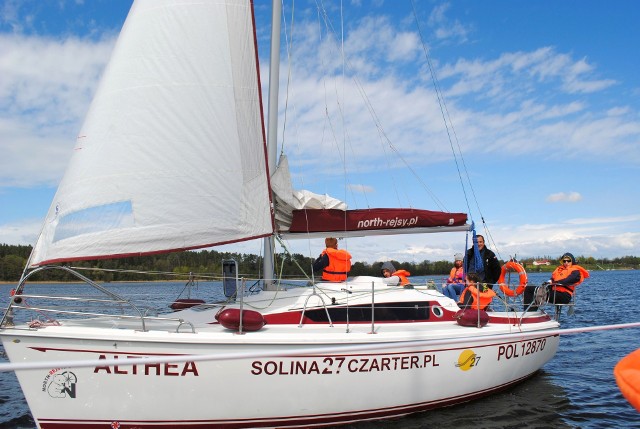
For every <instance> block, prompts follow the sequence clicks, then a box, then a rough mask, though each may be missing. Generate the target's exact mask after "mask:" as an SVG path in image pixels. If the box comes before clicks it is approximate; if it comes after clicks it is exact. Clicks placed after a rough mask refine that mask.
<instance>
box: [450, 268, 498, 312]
mask: <svg viewBox="0 0 640 429" xmlns="http://www.w3.org/2000/svg"><path fill="white" fill-rule="evenodd" d="M479 282H480V277H478V275H477V274H476V273H468V274H467V287H466V288H464V290H463V291H462V293H461V294H460V300H459V301H458V307H460V308H472V309H474V310H477V309H478V307H479V308H480V310H485V309H486V308H487V307H488V306H489V304H491V300H492V299H493V297H494V296H496V293H495V292H494V291H493V290H492V289H491V288H490V287H489V286H490V285H488V284H486V283H479ZM478 302H479V304H478Z"/></svg>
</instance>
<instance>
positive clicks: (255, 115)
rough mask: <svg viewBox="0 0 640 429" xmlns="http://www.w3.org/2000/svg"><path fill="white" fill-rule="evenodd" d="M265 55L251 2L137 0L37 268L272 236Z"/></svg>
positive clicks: (51, 215)
mask: <svg viewBox="0 0 640 429" xmlns="http://www.w3.org/2000/svg"><path fill="white" fill-rule="evenodd" d="M256 49H257V48H256V44H255V38H254V28H253V15H252V8H251V4H250V2H249V0H227V1H222V0H182V1H180V0H171V1H170V0H142V1H136V2H135V4H134V5H133V7H132V8H131V11H130V12H129V16H128V17H127V20H126V22H125V25H124V27H123V29H122V32H121V34H120V37H119V39H118V42H117V44H116V46H115V49H114V52H113V54H112V57H111V60H110V62H109V64H108V66H107V68H106V70H105V72H104V76H103V78H102V81H101V83H100V86H99V87H98V90H97V92H96V95H95V98H94V100H93V103H92V105H91V107H90V109H89V112H88V114H87V118H86V120H85V123H84V125H83V127H82V130H81V132H80V135H79V136H78V140H77V143H76V146H75V149H74V153H73V156H72V159H71V162H70V165H69V167H68V169H67V171H66V173H65V176H64V178H63V180H62V182H61V183H60V186H59V188H58V191H57V193H56V195H55V197H54V200H53V202H52V205H51V208H50V209H49V212H48V214H47V217H46V220H45V225H44V227H43V230H42V232H41V235H40V237H39V239H38V242H37V243H36V246H35V248H34V252H33V254H32V257H31V262H30V265H31V266H35V265H42V264H44V263H50V262H60V261H73V260H87V259H97V258H108V257H119V256H130V255H142V254H151V253H159V252H166V251H171V250H181V249H192V248H200V247H206V246H211V245H216V244H223V243H229V242H235V241H241V240H247V239H252V238H258V237H263V236H266V235H269V234H271V233H273V219H272V214H271V208H270V205H271V204H270V192H269V184H268V173H267V166H266V165H267V163H266V153H265V146H264V145H265V143H264V136H263V126H262V113H261V100H260V92H259V81H258V74H257V69H258V67H257V63H256V62H257V53H256Z"/></svg>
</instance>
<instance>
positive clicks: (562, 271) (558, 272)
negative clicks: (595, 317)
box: [551, 264, 589, 295]
mask: <svg viewBox="0 0 640 429" xmlns="http://www.w3.org/2000/svg"><path fill="white" fill-rule="evenodd" d="M574 271H579V272H580V280H579V281H577V282H576V283H574V284H571V285H556V286H555V289H556V290H557V291H558V292H566V293H568V294H570V295H573V291H574V289H575V287H576V286H578V285H579V284H580V283H582V282H583V281H584V279H586V278H588V277H589V271H587V270H585V269H584V268H582V267H581V266H580V265H576V264H572V265H571V266H570V267H568V268H565V267H564V266H559V267H558V268H556V269H555V270H554V271H553V273H552V274H551V280H553V281H554V282H557V281H558V280H562V279H566V278H567V277H569V275H570V274H571V273H573V272H574Z"/></svg>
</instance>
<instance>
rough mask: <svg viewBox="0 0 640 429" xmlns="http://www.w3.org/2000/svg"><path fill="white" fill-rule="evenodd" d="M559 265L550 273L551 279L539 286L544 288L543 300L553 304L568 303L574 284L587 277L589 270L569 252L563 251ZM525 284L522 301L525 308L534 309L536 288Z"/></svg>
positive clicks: (535, 308) (535, 307) (576, 284)
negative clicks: (544, 295) (577, 262)
mask: <svg viewBox="0 0 640 429" xmlns="http://www.w3.org/2000/svg"><path fill="white" fill-rule="evenodd" d="M560 262H561V265H560V266H559V267H558V268H556V269H555V270H554V271H553V273H551V279H550V280H549V281H548V282H544V283H543V284H542V286H540V287H541V288H546V298H545V299H544V300H543V302H551V303H554V304H568V303H570V302H571V298H572V297H573V293H574V291H575V288H576V286H578V285H579V284H580V283H582V282H583V281H584V280H585V279H587V278H588V277H589V272H588V271H587V270H585V269H584V268H582V267H581V266H580V265H578V264H576V258H575V257H574V256H573V255H572V254H571V253H565V254H564V255H562V257H561V258H560ZM537 287H538V286H533V285H532V286H527V287H526V288H525V289H524V297H523V303H524V308H525V310H528V311H535V310H537V309H538V306H537V305H536V304H538V302H534V297H535V295H536V288H537Z"/></svg>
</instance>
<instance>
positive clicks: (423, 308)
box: [304, 301, 430, 323]
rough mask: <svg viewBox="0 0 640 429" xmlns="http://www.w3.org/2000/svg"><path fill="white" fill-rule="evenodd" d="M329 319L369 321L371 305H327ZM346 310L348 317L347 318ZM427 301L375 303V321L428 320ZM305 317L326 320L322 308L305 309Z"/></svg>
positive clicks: (339, 321) (338, 321)
mask: <svg viewBox="0 0 640 429" xmlns="http://www.w3.org/2000/svg"><path fill="white" fill-rule="evenodd" d="M327 310H329V315H330V316H331V321H332V322H334V323H346V322H347V320H348V321H349V322H353V323H358V322H371V305H370V304H365V305H351V306H349V307H346V306H340V307H327ZM347 312H348V316H349V317H348V318H347ZM429 314H430V312H429V303H427V302H424V301H422V302H396V303H384V304H380V305H375V308H374V316H375V318H374V320H375V321H376V322H416V321H427V320H429ZM304 315H305V317H307V318H309V319H311V320H312V321H314V322H319V323H321V322H328V320H327V313H326V312H325V310H324V308H316V309H313V310H307V311H305V313H304Z"/></svg>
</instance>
